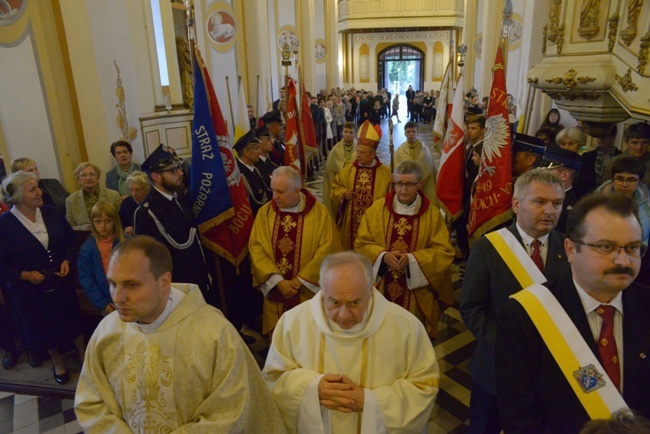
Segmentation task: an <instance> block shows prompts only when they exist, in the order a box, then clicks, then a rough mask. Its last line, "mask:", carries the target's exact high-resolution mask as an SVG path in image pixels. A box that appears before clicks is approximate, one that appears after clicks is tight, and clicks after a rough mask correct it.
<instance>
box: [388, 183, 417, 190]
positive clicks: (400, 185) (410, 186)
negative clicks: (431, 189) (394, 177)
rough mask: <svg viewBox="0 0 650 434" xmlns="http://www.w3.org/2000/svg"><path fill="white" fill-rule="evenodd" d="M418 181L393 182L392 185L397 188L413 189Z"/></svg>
mask: <svg viewBox="0 0 650 434" xmlns="http://www.w3.org/2000/svg"><path fill="white" fill-rule="evenodd" d="M419 183H420V181H418V182H393V186H394V187H395V189H398V188H406V189H407V190H413V189H414V188H415V187H417V185H418V184H419Z"/></svg>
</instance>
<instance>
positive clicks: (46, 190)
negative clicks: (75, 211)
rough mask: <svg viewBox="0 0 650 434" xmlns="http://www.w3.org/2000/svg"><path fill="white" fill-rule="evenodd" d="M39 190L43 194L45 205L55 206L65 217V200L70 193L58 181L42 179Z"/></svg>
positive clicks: (39, 182)
mask: <svg viewBox="0 0 650 434" xmlns="http://www.w3.org/2000/svg"><path fill="white" fill-rule="evenodd" d="M38 188H40V189H41V191H42V192H43V205H48V206H53V207H55V208H56V209H58V210H59V211H60V212H61V214H63V215H64V216H65V199H66V198H67V197H68V196H70V193H68V191H67V190H66V189H65V187H64V186H63V185H62V184H61V183H60V182H59V180H58V179H40V180H39V181H38Z"/></svg>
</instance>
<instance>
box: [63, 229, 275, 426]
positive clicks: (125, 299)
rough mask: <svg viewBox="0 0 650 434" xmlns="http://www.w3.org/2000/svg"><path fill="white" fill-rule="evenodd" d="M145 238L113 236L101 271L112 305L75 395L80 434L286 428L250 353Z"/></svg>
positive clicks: (163, 251) (95, 336)
mask: <svg viewBox="0 0 650 434" xmlns="http://www.w3.org/2000/svg"><path fill="white" fill-rule="evenodd" d="M171 269H172V262H171V255H170V253H169V251H168V250H167V248H166V247H165V246H164V245H163V244H162V243H160V242H159V241H156V240H155V239H153V238H151V237H148V236H136V237H133V238H130V239H128V240H126V241H124V242H122V243H121V244H119V245H118V246H117V247H116V248H115V250H114V252H113V255H112V258H111V261H110V263H109V266H108V273H107V278H108V281H109V285H110V291H111V297H112V298H113V301H114V303H115V309H116V311H115V312H113V313H111V314H110V315H108V316H106V318H104V319H103V320H102V322H101V323H100V324H99V326H98V327H97V329H96V331H95V333H94V334H93V336H92V338H91V340H90V342H89V344H88V350H87V352H86V358H85V362H84V366H83V370H82V372H81V376H80V378H79V385H78V386H77V392H76V395H75V413H76V415H77V420H78V421H79V424H80V425H81V427H82V428H83V430H84V432H85V433H101V434H104V433H118V432H119V433H130V432H135V433H154V432H155V433H163V432H164V433H258V432H259V433H261V432H263V433H284V426H283V424H282V420H281V418H280V415H279V413H278V410H277V407H276V405H275V404H274V402H273V400H272V398H271V395H270V393H269V389H268V387H267V385H266V384H265V382H264V379H263V378H262V375H261V373H260V371H259V368H258V366H257V364H256V362H255V360H254V359H253V357H252V355H251V353H250V351H249V350H248V348H246V346H245V345H244V343H243V341H242V339H241V338H240V336H239V334H238V333H237V330H235V328H234V327H233V326H232V325H231V324H230V323H229V322H228V321H227V320H226V319H225V317H224V316H223V314H221V312H219V311H218V310H217V309H215V308H214V307H212V306H210V305H208V304H206V302H205V300H204V299H203V296H202V295H201V291H200V289H199V287H198V286H196V285H194V284H185V283H181V284H178V283H174V284H172V283H171V276H172V275H171Z"/></svg>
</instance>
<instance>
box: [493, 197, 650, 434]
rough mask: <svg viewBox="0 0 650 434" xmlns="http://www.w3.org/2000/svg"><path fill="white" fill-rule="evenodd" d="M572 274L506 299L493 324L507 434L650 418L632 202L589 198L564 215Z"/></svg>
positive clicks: (645, 291) (646, 295)
mask: <svg viewBox="0 0 650 434" xmlns="http://www.w3.org/2000/svg"><path fill="white" fill-rule="evenodd" d="M568 220H569V221H568V225H567V233H566V235H567V238H566V240H565V241H564V248H565V250H566V255H567V258H568V261H569V263H570V269H569V270H566V271H564V272H563V273H561V274H560V276H559V277H558V278H557V279H556V280H554V281H549V282H548V283H546V284H544V286H542V285H533V286H530V287H529V288H527V289H526V290H524V291H520V292H519V293H517V294H516V295H514V296H512V298H513V299H512V300H510V301H508V303H507V304H506V306H505V307H504V308H503V309H502V312H501V315H500V317H499V326H498V328H497V339H496V386H497V398H498V402H499V410H500V414H501V419H502V421H503V428H504V430H505V432H507V433H531V432H536V433H537V432H549V433H550V432H554V433H578V432H579V431H580V429H581V428H582V426H583V425H584V424H585V423H586V422H588V421H589V420H590V419H611V418H612V415H613V414H615V413H616V412H618V411H621V410H627V409H630V410H632V411H635V412H638V414H640V415H642V416H644V417H646V418H647V417H649V416H650V360H649V358H648V354H649V352H650V332H649V331H650V316H648V314H647V311H648V307H649V306H650V288H648V287H646V286H644V285H639V284H636V283H633V282H634V279H635V278H636V276H637V275H638V273H639V270H640V267H641V258H642V257H643V256H644V254H645V253H646V250H647V247H646V246H645V245H644V244H643V243H642V239H641V236H642V235H641V234H642V232H641V224H640V222H639V218H638V215H637V207H636V204H635V202H634V199H632V198H631V197H629V196H624V195H605V194H603V193H594V194H591V195H587V196H585V197H583V198H582V199H581V200H580V201H579V202H578V203H577V204H576V205H575V206H574V207H573V208H572V210H571V211H570V213H569V219H568Z"/></svg>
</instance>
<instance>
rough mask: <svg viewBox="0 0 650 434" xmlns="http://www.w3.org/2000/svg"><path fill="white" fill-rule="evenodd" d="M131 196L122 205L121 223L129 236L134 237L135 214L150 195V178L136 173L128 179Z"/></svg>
mask: <svg viewBox="0 0 650 434" xmlns="http://www.w3.org/2000/svg"><path fill="white" fill-rule="evenodd" d="M126 185H127V186H128V187H129V192H130V193H131V195H130V196H128V197H126V198H125V199H124V200H123V201H122V205H120V221H121V222H122V227H123V228H124V232H125V233H126V234H127V235H133V214H135V210H136V209H138V206H139V205H140V203H142V201H143V200H144V198H145V197H147V194H149V188H151V184H149V178H147V175H146V174H145V173H144V172H139V171H135V172H133V173H132V174H130V175H129V177H128V178H126Z"/></svg>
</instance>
